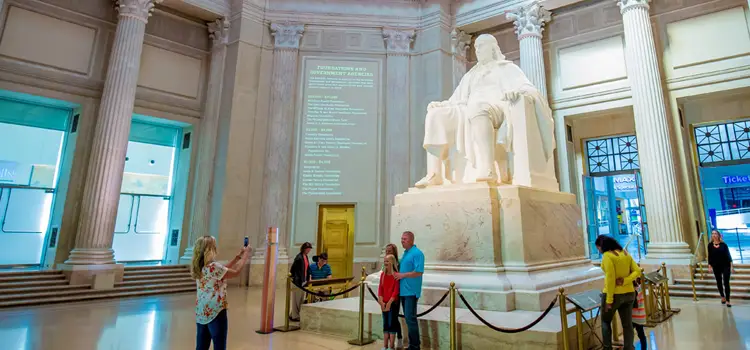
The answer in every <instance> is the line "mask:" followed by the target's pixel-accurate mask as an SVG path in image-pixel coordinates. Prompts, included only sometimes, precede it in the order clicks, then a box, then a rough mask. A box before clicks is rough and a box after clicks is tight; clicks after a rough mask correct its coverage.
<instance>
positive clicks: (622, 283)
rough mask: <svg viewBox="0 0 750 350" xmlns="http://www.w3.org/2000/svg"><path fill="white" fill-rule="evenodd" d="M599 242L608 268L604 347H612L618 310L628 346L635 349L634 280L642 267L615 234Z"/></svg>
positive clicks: (605, 276) (603, 267) (603, 331)
mask: <svg viewBox="0 0 750 350" xmlns="http://www.w3.org/2000/svg"><path fill="white" fill-rule="evenodd" d="M595 244H596V248H597V249H598V250H599V252H601V253H602V271H604V290H602V311H601V315H602V338H604V339H603V340H604V349H605V350H608V349H612V319H613V318H614V317H615V311H617V312H618V313H619V314H620V321H622V333H623V338H624V342H625V344H624V345H625V346H624V350H633V349H634V348H633V336H634V334H633V301H634V300H635V289H634V288H633V281H634V280H635V279H636V278H638V277H639V276H640V275H641V268H640V267H638V264H636V263H635V260H633V257H631V256H630V255H628V254H627V253H626V252H625V251H624V250H623V249H622V246H621V245H620V243H617V241H616V240H615V239H614V238H612V237H609V236H599V237H597V238H596V242H595Z"/></svg>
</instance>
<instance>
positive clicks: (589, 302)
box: [568, 289, 602, 311]
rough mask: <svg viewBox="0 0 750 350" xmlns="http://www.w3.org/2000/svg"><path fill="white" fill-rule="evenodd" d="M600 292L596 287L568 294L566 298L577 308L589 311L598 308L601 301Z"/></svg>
mask: <svg viewBox="0 0 750 350" xmlns="http://www.w3.org/2000/svg"><path fill="white" fill-rule="evenodd" d="M601 294H602V292H601V291H599V290H596V289H592V290H589V291H585V292H582V293H576V294H571V295H568V299H569V300H570V302H572V303H573V304H574V305H575V306H576V307H577V308H579V309H581V310H583V311H591V310H593V309H596V308H598V307H599V306H600V305H601V303H602V297H601Z"/></svg>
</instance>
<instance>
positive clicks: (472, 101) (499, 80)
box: [416, 34, 555, 188]
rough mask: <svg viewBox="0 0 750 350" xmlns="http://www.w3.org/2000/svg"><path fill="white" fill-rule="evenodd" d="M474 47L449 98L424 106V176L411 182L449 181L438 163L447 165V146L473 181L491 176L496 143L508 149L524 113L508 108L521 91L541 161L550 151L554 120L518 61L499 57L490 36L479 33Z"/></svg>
mask: <svg viewBox="0 0 750 350" xmlns="http://www.w3.org/2000/svg"><path fill="white" fill-rule="evenodd" d="M474 46H475V48H476V57H477V60H478V62H477V64H476V65H475V66H474V67H473V68H472V69H471V70H469V71H468V72H467V73H466V74H465V75H464V76H463V77H462V78H461V82H460V83H459V84H458V87H457V88H456V90H455V91H454V92H453V95H452V96H451V97H450V99H448V100H447V101H441V102H432V103H430V104H429V106H428V107H427V117H426V120H425V136H424V148H425V150H426V151H427V175H426V176H425V177H424V178H422V179H421V180H419V181H418V182H417V183H416V187H419V188H422V187H427V186H436V185H441V184H443V182H444V180H446V179H448V180H452V178H451V174H450V172H449V171H445V173H447V175H445V174H444V171H443V165H444V163H446V164H445V165H446V168H450V165H449V164H448V163H449V154H450V153H451V151H454V153H455V154H457V155H458V156H460V157H463V158H465V160H466V161H467V162H468V163H467V167H468V166H471V167H473V168H474V169H475V173H476V178H475V180H474V181H476V182H480V181H497V173H496V163H495V161H496V158H495V157H496V154H495V148H496V145H497V146H500V147H498V149H499V150H500V151H502V152H506V155H505V156H506V157H507V155H508V154H511V153H512V152H513V135H514V133H513V120H514V119H515V120H518V119H517V118H529V117H528V116H526V115H520V116H519V115H512V113H511V111H512V110H513V108H512V107H513V106H514V104H515V103H516V102H517V101H519V99H520V97H521V96H528V97H529V98H531V99H533V101H534V110H535V113H532V114H534V115H535V117H536V119H537V120H536V123H535V124H536V125H538V127H539V132H540V133H541V135H540V136H541V138H540V139H541V140H542V142H541V144H539V145H538V147H540V148H542V149H543V150H544V157H546V160H549V159H550V158H551V157H552V156H553V154H552V152H553V151H554V148H555V139H554V122H553V120H552V112H551V110H550V108H549V105H548V104H547V101H546V98H545V97H544V96H542V95H541V94H540V93H539V91H538V90H537V89H536V88H535V87H534V86H533V84H531V82H530V81H529V80H528V78H526V76H525V75H524V73H523V72H522V71H521V69H520V68H519V67H518V66H516V65H515V64H514V63H513V62H510V61H507V60H506V59H505V56H504V55H503V54H502V52H501V51H500V47H499V46H498V44H497V40H496V39H495V37H494V36H492V35H489V34H483V35H480V36H479V37H478V38H477V39H476V41H475V43H474ZM506 159H507V158H506ZM508 163H509V162H506V164H505V165H504V166H508ZM501 166H503V165H501ZM501 171H502V170H501ZM502 180H506V179H502Z"/></svg>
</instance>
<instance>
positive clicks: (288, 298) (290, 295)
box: [274, 273, 299, 332]
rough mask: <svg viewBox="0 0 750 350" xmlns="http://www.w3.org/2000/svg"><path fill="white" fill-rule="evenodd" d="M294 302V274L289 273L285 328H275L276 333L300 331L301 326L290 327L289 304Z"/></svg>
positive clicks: (287, 278) (285, 305)
mask: <svg viewBox="0 0 750 350" xmlns="http://www.w3.org/2000/svg"><path fill="white" fill-rule="evenodd" d="M291 300H292V274H291V273H289V274H287V276H286V303H285V304H284V326H282V327H276V328H274V330H275V331H279V332H291V331H296V330H299V326H290V325H289V304H290V303H291Z"/></svg>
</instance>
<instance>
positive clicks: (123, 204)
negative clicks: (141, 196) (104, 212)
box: [115, 194, 133, 233]
mask: <svg viewBox="0 0 750 350" xmlns="http://www.w3.org/2000/svg"><path fill="white" fill-rule="evenodd" d="M132 213H133V196H131V195H127V194H121V195H120V203H119V204H118V205H117V220H116V221H115V233H127V232H128V231H130V221H131V220H130V217H131V216H132Z"/></svg>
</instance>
